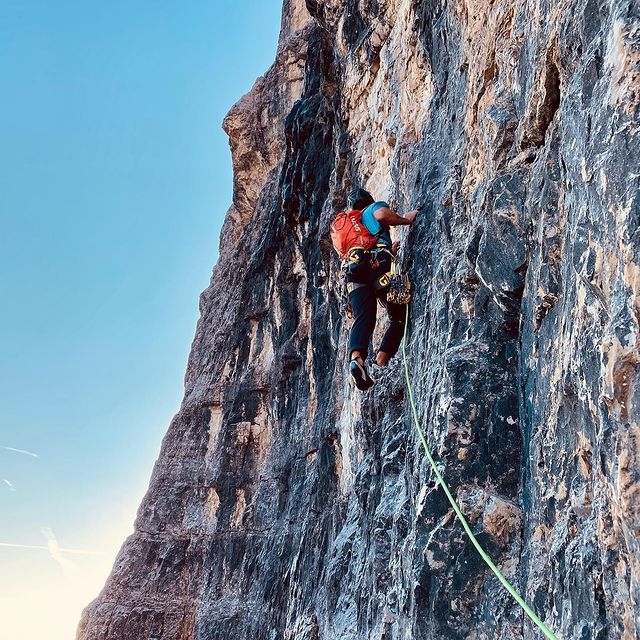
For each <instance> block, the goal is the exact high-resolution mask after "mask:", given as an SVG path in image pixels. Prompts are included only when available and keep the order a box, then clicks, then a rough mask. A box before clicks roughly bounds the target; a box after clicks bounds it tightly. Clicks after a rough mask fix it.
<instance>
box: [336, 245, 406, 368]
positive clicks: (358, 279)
mask: <svg viewBox="0 0 640 640" xmlns="http://www.w3.org/2000/svg"><path fill="white" fill-rule="evenodd" d="M390 269H391V256H390V255H389V254H387V253H386V252H379V253H378V255H377V256H376V255H375V254H372V255H371V256H367V258H366V259H365V261H364V264H361V265H360V266H359V267H358V269H357V272H355V271H354V272H352V274H349V275H348V276H347V282H348V284H347V286H348V287H349V288H350V289H351V291H350V293H349V304H350V305H351V311H352V313H353V318H354V320H353V326H352V327H351V333H350V334H349V357H351V354H352V353H353V352H354V351H359V352H360V353H361V354H362V356H363V358H366V356H367V352H368V350H369V343H370V341H371V336H372V335H373V332H374V330H375V327H376V314H377V307H378V301H380V303H381V304H382V306H383V307H385V308H386V309H387V312H388V314H389V320H390V324H389V327H388V328H387V331H386V332H385V334H384V337H383V338H382V342H381V343H380V348H379V351H384V352H385V353H386V354H387V355H388V356H389V357H391V356H393V355H395V354H396V352H397V351H398V348H399V347H400V343H401V342H402V336H403V335H404V320H405V305H403V304H393V303H390V302H387V292H388V291H389V287H388V286H385V287H380V286H379V281H380V278H381V277H383V276H384V274H385V273H388V272H389V271H390Z"/></svg>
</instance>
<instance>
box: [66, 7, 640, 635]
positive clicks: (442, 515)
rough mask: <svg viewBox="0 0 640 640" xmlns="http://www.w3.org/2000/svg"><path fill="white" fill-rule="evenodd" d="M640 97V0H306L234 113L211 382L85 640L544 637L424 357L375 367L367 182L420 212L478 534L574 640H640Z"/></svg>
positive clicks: (435, 319) (416, 230)
mask: <svg viewBox="0 0 640 640" xmlns="http://www.w3.org/2000/svg"><path fill="white" fill-rule="evenodd" d="M639 108H640V7H639V5H638V3H637V2H636V1H634V0H612V1H611V2H604V1H603V0H563V1H561V2H556V3H551V2H548V1H543V0H538V1H535V0H531V1H528V2H527V1H518V0H475V1H474V2H470V1H469V0H448V1H444V0H442V1H441V0H438V1H436V0H387V1H386V2H381V1H376V0H360V1H357V0H340V1H338V0H324V1H323V0H307V1H306V3H305V2H302V0H286V1H285V3H284V8H283V27H282V32H281V37H280V47H279V50H278V54H277V59H276V62H275V64H274V65H273V67H272V68H271V69H270V70H269V71H268V72H267V74H266V75H265V76H264V77H262V78H260V79H259V80H258V81H257V82H256V85H255V86H254V88H253V89H252V91H251V92H250V93H249V94H248V95H246V96H245V97H244V98H242V99H241V100H240V101H239V102H238V104H237V105H236V106H235V107H234V108H233V109H232V110H231V112H230V113H229V115H228V116H227V118H226V119H225V123H224V126H225V130H226V131H227V133H228V134H229V137H230V144H231V150H232V154H233V161H234V169H235V178H234V201H233V205H232V207H231V209H230V210H229V213H228V216H227V219H226V222H225V225H224V228H223V231H222V237H221V244H220V249H221V251H220V260H219V262H218V264H217V265H216V267H215V269H214V271H213V277H212V280H211V285H210V287H209V288H208V289H207V290H206V291H205V292H204V293H203V294H202V297H201V301H200V307H201V318H200V321H199V324H198V328H197V331H196V336H195V339H194V342H193V348H192V352H191V356H190V359H189V364H188V369H187V373H186V378H185V397H184V401H183V404H182V406H181V408H180V411H179V413H178V414H177V415H176V417H175V418H174V420H173V421H172V423H171V425H170V427H169V430H168V433H167V435H166V437H165V439H164V442H163V446H162V451H161V453H160V457H159V459H158V462H157V464H156V467H155V470H154V473H153V477H152V479H151V484H150V488H149V492H148V494H147V495H146V497H145V499H144V501H143V503H142V505H141V507H140V510H139V513H138V517H137V520H136V526H135V533H134V534H133V535H132V536H131V537H130V538H129V539H128V540H127V541H126V542H125V544H124V546H123V548H122V550H121V552H120V554H119V556H118V559H117V561H116V564H115V566H114V569H113V572H112V574H111V576H110V578H109V580H108V582H107V584H106V585H105V588H104V590H103V591H102V593H101V594H100V595H99V597H98V598H97V599H96V600H95V601H94V602H93V603H91V604H90V605H89V606H88V607H87V609H86V610H85V612H84V614H83V618H82V621H81V623H80V627H79V630H78V635H77V638H78V639H79V640H143V639H144V640H151V639H154V640H191V639H193V640H222V639H235V638H237V639H247V640H254V639H255V640H279V639H285V640H288V639H293V638H295V639H296V640H328V639H344V640H373V639H375V640H400V639H402V640H406V639H413V640H422V639H425V640H426V639H436V638H437V639H442V638H451V639H453V638H461V639H462V638H475V639H478V640H480V639H484V638H486V639H493V638H501V639H530V638H541V637H542V634H541V633H540V631H539V630H537V629H536V628H535V627H534V626H533V625H532V624H531V622H530V621H529V620H528V618H526V617H525V616H524V615H523V613H522V611H521V610H520V608H519V607H518V606H517V605H516V603H515V602H514V601H513V599H512V598H511V596H509V594H508V593H506V592H505V591H504V590H503V588H502V587H501V586H500V584H499V583H498V581H497V579H496V578H495V577H494V576H493V574H491V573H490V572H489V571H488V569H487V568H486V566H485V565H484V563H483V562H482V560H481V559H480V557H479V555H478V554H477V552H476V551H475V549H474V548H473V547H472V546H471V544H470V542H469V540H468V539H467V538H466V536H465V534H464V531H463V529H462V527H461V526H460V523H459V522H458V521H457V520H456V519H455V517H454V515H453V512H452V510H451V508H450V506H449V504H448V502H447V501H446V497H445V495H444V493H443V491H442V489H441V487H440V486H439V485H438V484H437V483H436V482H434V474H433V472H432V471H431V469H430V468H429V465H428V463H427V461H426V460H425V458H424V454H423V451H422V449H421V445H420V442H419V440H418V438H417V435H416V433H415V431H414V429H413V426H412V423H411V420H410V411H409V405H408V401H407V393H406V388H405V383H404V379H403V375H402V369H401V361H400V358H396V359H395V360H394V361H393V362H392V364H391V365H390V367H389V368H388V369H386V370H385V371H384V372H382V373H380V374H379V375H378V379H377V384H376V386H375V387H374V388H373V389H372V390H371V391H370V392H368V393H366V394H361V393H360V392H358V391H355V390H351V389H350V387H349V385H348V380H347V378H346V356H347V354H346V335H347V324H346V320H345V318H344V314H343V310H342V303H341V300H340V291H339V289H340V287H339V264H338V261H337V258H336V256H335V255H334V254H333V250H332V248H331V245H330V241H329V238H328V224H329V222H330V220H331V217H332V215H333V213H334V212H335V211H336V210H338V209H339V208H340V207H341V206H342V205H343V203H344V196H345V193H346V191H347V190H348V188H349V187H350V186H351V185H352V184H356V183H357V184H361V185H363V186H365V187H367V188H368V189H369V190H370V191H372V192H373V193H374V194H375V195H376V196H377V197H378V198H380V199H387V200H388V201H389V202H391V203H392V205H393V206H395V207H397V208H398V209H399V211H400V212H406V211H408V210H409V209H411V208H414V207H416V206H419V207H420V209H421V213H420V215H419V218H418V220H417V222H416V224H415V225H414V226H413V227H412V228H411V229H410V230H409V232H408V233H407V232H406V231H404V232H403V233H401V234H400V236H401V237H400V239H401V240H402V241H403V250H402V256H403V261H404V265H405V267H406V268H407V269H409V271H410V274H411V278H412V282H413V293H414V301H413V303H412V306H411V321H410V328H409V333H408V347H407V348H408V353H409V366H410V368H411V371H412V376H413V382H414V385H415V394H416V399H417V404H418V412H419V415H420V418H421V420H422V421H423V424H424V427H425V429H426V432H427V435H428V439H429V442H430V445H431V447H432V449H433V451H434V454H435V455H436V457H437V459H438V460H439V464H441V469H442V471H443V473H444V475H445V478H446V479H447V482H448V483H449V485H450V486H451V488H452V491H453V492H454V494H455V495H456V497H457V499H458V501H459V502H460V504H461V506H462V508H463V511H464V512H465V514H466V515H467V518H468V519H469V522H470V523H471V526H472V528H473V529H474V531H475V533H476V535H477V536H478V539H479V540H480V541H481V543H482V544H483V545H484V547H485V548H486V550H487V551H488V552H489V553H490V554H491V556H492V557H493V559H494V560H495V562H496V563H497V564H498V565H499V566H500V568H501V570H502V571H503V572H504V573H505V574H506V575H507V577H508V578H509V579H510V580H512V581H513V583H514V584H515V585H516V587H517V588H518V589H519V590H520V591H521V593H522V594H523V596H524V597H525V598H526V600H527V601H528V602H529V603H531V604H532V606H533V607H534V608H535V610H536V611H537V613H538V614H539V615H540V616H541V618H543V619H544V620H545V621H546V623H547V624H548V625H549V626H550V627H551V628H552V629H553V630H554V632H555V633H556V634H557V635H558V637H559V638H563V639H567V640H568V639H576V640H578V639H581V640H587V639H593V640H596V639H599V640H604V639H618V638H624V639H632V638H640V499H639V497H640V495H639V494H640V484H639V479H640V478H639V475H640V459H639V456H640V453H639V437H640V425H639V416H640V408H639V402H640V390H639V386H638V370H639V367H640V353H639V350H638V340H639V326H638V325H639V318H640V302H639V297H638V294H639V293H640V292H639V289H640V231H639V230H638V226H639V222H640V204H639V201H638V192H639V186H640V179H639V177H640V170H639V166H640V163H639V159H640V151H639V146H638V141H639V137H638V129H639V126H640V123H639ZM381 324H382V321H381ZM377 339H378V340H379V336H377Z"/></svg>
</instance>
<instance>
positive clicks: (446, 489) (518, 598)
mask: <svg viewBox="0 0 640 640" xmlns="http://www.w3.org/2000/svg"><path fill="white" fill-rule="evenodd" d="M408 324H409V305H408V304H407V306H406V315H405V324H404V327H405V329H404V336H403V337H402V360H403V363H404V375H405V378H406V381H407V389H408V391H409V403H410V404H411V413H412V415H413V421H414V423H415V426H416V430H417V432H418V435H419V436H420V440H421V442H422V446H423V447H424V451H425V453H426V455H427V458H428V460H429V463H430V464H431V468H432V469H433V472H434V473H435V475H436V478H437V479H438V482H440V485H441V486H442V488H443V489H444V492H445V494H446V495H447V498H448V499H449V502H450V503H451V506H452V507H453V510H454V511H455V513H456V515H457V516H458V519H459V520H460V522H461V523H462V526H463V527H464V530H465V531H466V532H467V535H468V536H469V539H470V540H471V542H472V543H473V546H474V547H475V548H476V549H477V551H478V553H479V554H480V556H481V557H482V559H483V560H484V561H485V562H486V563H487V565H488V566H489V568H490V569H491V571H493V573H494V574H495V575H496V577H497V578H498V580H500V582H501V583H502V585H503V586H504V588H505V589H506V590H507V591H508V592H509V593H510V594H511V595H512V596H513V597H514V598H515V600H516V602H517V603H518V604H519V605H520V606H521V607H522V609H523V611H524V612H525V613H526V614H527V615H528V616H529V618H531V620H532V621H533V622H534V623H535V624H536V625H537V626H538V628H539V629H540V630H541V631H542V633H544V635H545V636H546V637H547V638H549V640H558V638H557V636H556V635H555V634H554V633H553V632H552V631H551V630H550V629H549V627H547V625H546V624H545V623H544V622H543V621H542V620H541V619H540V618H539V617H538V616H537V615H536V613H535V611H533V609H532V608H531V607H530V606H529V605H528V604H527V603H526V602H525V601H524V599H523V598H522V597H521V596H520V594H519V593H518V592H517V591H516V590H515V589H514V588H513V586H512V585H511V583H510V582H509V581H508V580H507V579H506V578H505V576H504V575H503V574H502V572H501V571H500V569H498V567H497V566H496V565H495V564H494V562H493V560H491V558H490V557H489V555H488V554H487V552H486V551H485V550H484V549H483V548H482V546H481V545H480V543H479V542H478V540H477V538H476V537H475V535H474V534H473V531H471V527H470V526H469V523H468V522H467V519H466V518H465V517H464V515H463V513H462V511H461V510H460V507H459V506H458V503H457V502H456V500H455V498H454V497H453V495H452V493H451V491H450V490H449V487H448V486H447V483H446V482H445V481H444V478H443V477H442V474H441V473H440V471H439V470H438V466H437V465H436V461H435V460H434V458H433V456H432V455H431V450H430V449H429V445H428V444H427V438H426V436H425V434H424V431H423V430H422V427H421V426H420V420H419V419H418V410H417V409H416V403H415V400H414V397H413V388H412V386H411V378H410V375H409V363H408V360H407V350H406V342H407V326H408Z"/></svg>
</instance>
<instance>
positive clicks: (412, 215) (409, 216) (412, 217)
mask: <svg viewBox="0 0 640 640" xmlns="http://www.w3.org/2000/svg"><path fill="white" fill-rule="evenodd" d="M417 215H418V209H414V210H413V211H409V213H406V214H405V216H404V217H405V220H408V221H409V224H413V221H414V220H415V219H416V216H417Z"/></svg>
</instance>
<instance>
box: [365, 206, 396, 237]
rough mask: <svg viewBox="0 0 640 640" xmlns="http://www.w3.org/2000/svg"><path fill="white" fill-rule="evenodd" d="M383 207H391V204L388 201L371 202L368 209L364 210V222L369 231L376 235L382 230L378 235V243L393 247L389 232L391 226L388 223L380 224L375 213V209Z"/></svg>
mask: <svg viewBox="0 0 640 640" xmlns="http://www.w3.org/2000/svg"><path fill="white" fill-rule="evenodd" d="M382 207H386V208H387V209H389V205H388V204H387V203H386V202H382V201H380V202H374V203H373V204H370V205H369V206H368V207H367V208H366V209H364V210H363V211H362V222H363V223H364V226H365V227H367V229H368V230H369V233H371V234H373V235H374V236H375V235H376V234H378V233H380V232H381V231H382V233H380V235H379V236H378V244H385V245H387V246H388V247H391V234H390V233H389V227H387V226H386V225H382V224H380V222H379V221H378V220H376V217H375V216H374V215H373V214H374V212H375V211H377V210H378V209H382Z"/></svg>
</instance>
